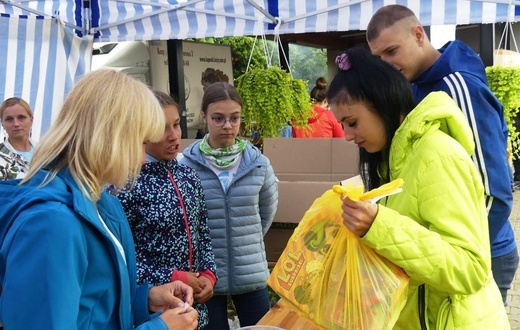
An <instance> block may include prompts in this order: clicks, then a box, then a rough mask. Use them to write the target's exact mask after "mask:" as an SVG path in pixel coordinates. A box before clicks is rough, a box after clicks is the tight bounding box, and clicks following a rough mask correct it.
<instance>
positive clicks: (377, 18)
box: [367, 5, 419, 42]
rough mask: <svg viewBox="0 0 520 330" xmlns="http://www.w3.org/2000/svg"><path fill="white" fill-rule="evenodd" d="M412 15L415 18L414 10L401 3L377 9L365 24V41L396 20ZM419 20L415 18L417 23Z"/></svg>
mask: <svg viewBox="0 0 520 330" xmlns="http://www.w3.org/2000/svg"><path fill="white" fill-rule="evenodd" d="M408 17H414V18H415V20H417V17H416V16H415V14H414V12H413V11H412V10H411V9H410V8H408V7H405V6H401V5H388V6H384V7H381V8H379V10H378V11H376V13H375V14H374V15H373V16H372V18H371V19H370V22H369V23H368V26H367V41H369V42H370V41H371V40H374V39H376V38H377V37H379V34H380V33H381V31H382V30H384V29H386V28H388V27H390V26H392V25H394V24H395V23H396V22H398V21H400V20H402V19H405V18H408ZM418 22H419V20H417V23H418Z"/></svg>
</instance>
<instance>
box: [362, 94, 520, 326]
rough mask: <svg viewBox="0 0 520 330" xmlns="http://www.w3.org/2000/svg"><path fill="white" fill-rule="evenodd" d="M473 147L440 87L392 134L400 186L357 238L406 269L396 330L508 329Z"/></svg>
mask: <svg viewBox="0 0 520 330" xmlns="http://www.w3.org/2000/svg"><path fill="white" fill-rule="evenodd" d="M473 149H474V142H473V138H472V134H471V129H470V127H469V126H468V123H467V120H466V118H465V117H464V115H463V114H462V111H460V109H458V108H457V105H456V103H455V102H454V101H453V100H452V99H451V98H450V97H449V96H448V95H447V94H445V93H444V92H434V93H431V94H429V95H428V96H427V97H426V98H425V99H424V100H423V101H422V102H421V103H420V104H419V105H418V106H417V107H416V108H415V109H414V110H413V111H412V112H411V113H409V114H408V116H406V118H405V119H404V121H403V123H402V124H401V126H400V127H399V129H398V130H397V132H396V134H395V137H394V138H393V140H392V146H391V149H390V176H391V179H392V180H393V179H396V178H402V179H403V180H404V186H403V191H402V192H401V193H399V194H397V195H393V196H390V197H388V198H387V199H386V200H384V199H383V200H382V202H381V203H380V205H379V211H378V214H377V216H376V219H375V221H374V223H373V224H372V227H371V228H370V230H369V231H368V233H367V234H366V235H365V236H364V237H363V238H362V241H363V242H364V243H365V244H366V245H368V246H370V247H372V248H374V249H375V250H376V251H377V253H379V254H380V255H382V256H384V257H386V258H387V259H389V260H391V261H393V262H394V263H395V264H396V265H398V266H400V267H402V268H403V269H404V270H405V271H406V273H407V274H408V276H410V286H409V292H408V300H407V303H406V305H405V307H404V309H403V310H402V312H401V315H400V316H399V319H398V321H397V324H396V325H395V327H394V328H395V329H468V330H470V329H471V330H475V329H486V330H488V329H494V330H496V329H510V326H509V322H508V318H507V314H506V311H505V308H504V306H503V303H502V298H501V295H500V292H499V290H498V287H497V286H496V284H495V282H494V280H493V277H492V273H491V255H490V245H489V233H488V224H487V212H486V209H485V203H484V198H485V197H484V189H483V186H482V180H481V178H480V175H479V173H478V171H477V169H476V167H475V165H474V163H473V162H472V160H471V158H470V154H471V153H473ZM420 315H424V317H420ZM421 318H422V319H423V321H424V322H421ZM421 323H422V325H421Z"/></svg>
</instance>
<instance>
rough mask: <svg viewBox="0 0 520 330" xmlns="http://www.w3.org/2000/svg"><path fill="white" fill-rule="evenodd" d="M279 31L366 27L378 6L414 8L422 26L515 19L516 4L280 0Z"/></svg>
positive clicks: (440, 0)
mask: <svg viewBox="0 0 520 330" xmlns="http://www.w3.org/2000/svg"><path fill="white" fill-rule="evenodd" d="M277 3H278V12H277V13H276V14H275V13H273V15H274V16H277V17H280V18H281V21H282V23H281V25H280V27H279V33H280V34H288V33H310V32H327V31H351V30H366V27H367V25H368V22H369V21H370V18H371V17H372V15H373V13H375V12H376V11H377V10H378V9H379V8H381V7H383V6H386V5H390V4H400V5H403V6H406V7H408V8H410V9H411V10H413V11H414V12H415V14H416V15H417V17H418V18H419V21H420V22H421V24H422V25H425V26H430V25H447V24H453V25H463V24H477V23H497V22H514V21H516V20H517V18H516V17H515V8H516V6H515V4H517V5H518V4H520V1H508V0H505V1H503V0H496V1H494V0H487V1H486V0H471V1H470V0H328V1H320V0H313V1H308V0H307V1H302V2H299V1H298V0H289V1H285V0H278V1H277Z"/></svg>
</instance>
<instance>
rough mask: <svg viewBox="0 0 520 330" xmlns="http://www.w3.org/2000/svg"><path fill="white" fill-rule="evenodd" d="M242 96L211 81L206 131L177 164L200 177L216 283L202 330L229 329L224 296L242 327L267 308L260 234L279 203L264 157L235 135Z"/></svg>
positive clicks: (266, 272)
mask: <svg viewBox="0 0 520 330" xmlns="http://www.w3.org/2000/svg"><path fill="white" fill-rule="evenodd" d="M241 114H242V100H241V99H240V96H239V95H238V92H237V90H236V89H235V87H233V86H232V85H230V84H228V83H226V82H216V83H214V84H211V85H209V86H208V87H207V88H206V91H205V92H204V96H203V98H202V119H203V121H204V123H205V124H206V125H207V128H208V134H206V135H205V136H204V138H203V139H202V140H201V141H196V142H194V143H193V144H191V145H190V146H188V147H187V148H186V149H185V150H184V152H183V154H184V158H182V160H181V163H182V164H185V165H188V166H190V167H192V168H193V169H195V171H197V173H198V174H199V175H200V178H201V182H202V186H203V187H204V193H205V195H206V205H207V207H208V219H209V220H208V223H209V227H210V236H211V242H212V245H213V252H214V253H215V261H216V263H217V275H218V278H219V280H218V283H217V285H216V286H215V288H214V291H215V295H214V296H213V298H211V299H210V300H209V301H208V302H207V303H206V306H207V307H208V310H209V325H208V327H207V328H206V329H216V330H223V329H228V328H229V326H228V308H227V306H228V303H227V302H228V295H231V299H232V300H233V304H234V306H235V309H236V312H237V314H238V318H239V321H240V325H241V326H248V325H254V324H256V323H257V322H258V321H259V320H260V319H261V318H262V316H264V314H265V313H267V311H269V308H270V305H269V298H268V295H267V285H266V280H267V278H268V276H269V269H268V268H267V260H266V255H265V247H264V235H265V234H266V233H267V230H268V229H269V227H270V226H271V223H272V221H273V218H274V215H275V213H276V209H277V206H278V185H277V183H276V178H275V175H274V171H273V168H272V166H271V164H270V163H269V160H268V159H267V157H265V156H264V155H262V154H261V152H260V150H258V149H257V148H256V147H254V146H253V145H252V144H251V143H250V142H249V141H247V140H245V139H241V138H239V137H237V135H238V132H239V129H240V123H241V121H242V115H241Z"/></svg>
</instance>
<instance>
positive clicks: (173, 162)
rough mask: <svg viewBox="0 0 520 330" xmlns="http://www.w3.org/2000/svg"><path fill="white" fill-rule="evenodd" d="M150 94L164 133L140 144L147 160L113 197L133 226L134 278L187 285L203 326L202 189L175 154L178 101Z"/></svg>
mask: <svg viewBox="0 0 520 330" xmlns="http://www.w3.org/2000/svg"><path fill="white" fill-rule="evenodd" d="M154 93H155V95H156V97H157V99H158V100H159V103H161V106H162V107H163V109H164V112H165V116H166V122H167V124H166V128H165V132H164V135H163V137H162V139H161V140H160V141H159V142H157V143H148V144H146V145H145V149H146V163H145V164H144V165H143V166H142V168H141V173H140V175H139V177H138V178H137V180H136V183H135V185H134V187H133V188H132V189H128V190H124V191H122V192H120V193H119V194H118V198H119V200H120V201H121V204H122V205H123V209H124V210H125V213H126V216H127V218H128V221H129V223H130V227H131V228H132V235H133V237H134V241H135V245H136V253H137V278H138V282H143V281H147V282H149V283H151V284H163V283H168V282H171V281H174V280H181V281H183V282H184V283H186V284H188V285H190V286H191V287H192V288H193V292H194V299H195V301H196V304H194V307H195V308H196V309H197V311H198V312H199V319H198V321H199V328H200V329H202V328H204V326H205V325H206V324H207V323H208V312H207V308H206V306H205V305H204V302H206V301H207V300H209V299H210V298H211V297H212V296H213V287H214V286H215V284H216V281H217V279H216V275H215V274H216V266H215V258H214V255H213V250H212V247H211V239H210V236H209V227H208V223H207V221H208V212H207V209H206V201H205V197H204V190H203V188H202V185H201V182H200V178H199V176H198V175H197V174H196V172H195V171H194V170H192V169H191V168H190V167H187V166H185V165H181V164H179V163H178V162H177V159H176V156H177V153H178V151H179V146H180V139H181V128H180V119H179V108H178V105H177V103H176V102H175V101H174V100H173V99H172V98H171V97H170V96H169V95H167V94H165V93H163V92H158V91H156V92H154Z"/></svg>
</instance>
